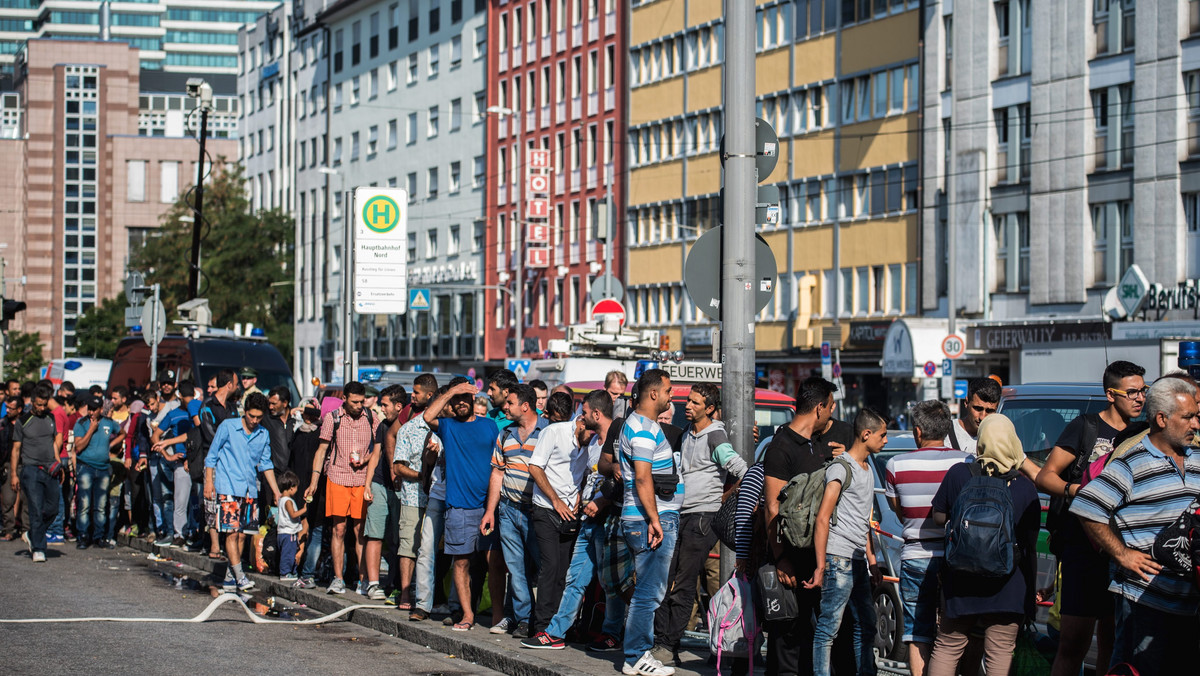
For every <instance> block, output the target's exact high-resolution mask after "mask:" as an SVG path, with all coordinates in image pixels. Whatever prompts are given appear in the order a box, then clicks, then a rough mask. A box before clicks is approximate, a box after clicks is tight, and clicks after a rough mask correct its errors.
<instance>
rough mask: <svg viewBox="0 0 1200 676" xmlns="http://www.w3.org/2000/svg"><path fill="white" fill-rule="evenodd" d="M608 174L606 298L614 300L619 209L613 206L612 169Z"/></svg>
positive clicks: (605, 259) (605, 251) (605, 245)
mask: <svg viewBox="0 0 1200 676" xmlns="http://www.w3.org/2000/svg"><path fill="white" fill-rule="evenodd" d="M606 173H607V175H608V185H607V186H606V190H605V195H604V202H605V204H606V205H607V207H608V208H607V209H605V210H604V215H605V217H606V220H607V221H608V222H607V223H605V232H607V233H608V236H607V237H605V238H604V297H605V298H612V279H613V273H612V250H613V244H612V243H613V226H614V221H615V220H616V219H615V216H614V214H615V213H616V210H617V208H616V205H615V204H613V194H612V184H613V175H612V169H611V168H610V169H609V170H608V171H607V172H606Z"/></svg>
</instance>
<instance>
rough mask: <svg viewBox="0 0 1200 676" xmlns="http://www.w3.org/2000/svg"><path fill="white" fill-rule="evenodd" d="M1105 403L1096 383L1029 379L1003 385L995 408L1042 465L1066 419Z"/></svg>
mask: <svg viewBox="0 0 1200 676" xmlns="http://www.w3.org/2000/svg"><path fill="white" fill-rule="evenodd" d="M1107 407H1108V398H1107V396H1106V395H1105V394H1104V388H1103V387H1101V386H1100V384H1099V383H1096V384H1091V383H1031V384H1028V385H1010V386H1009V387H1005V388H1004V389H1003V391H1002V393H1001V396H1000V406H999V409H998V411H999V412H1000V413H1003V414H1004V415H1006V416H1008V418H1009V420H1012V423H1013V427H1016V428H1017V437H1018V438H1020V440H1021V446H1023V447H1024V448H1025V455H1027V456H1029V457H1030V458H1032V459H1033V461H1034V462H1036V463H1038V464H1039V465H1042V464H1045V462H1046V457H1047V456H1048V455H1050V450H1051V449H1053V448H1054V442H1056V441H1058V436H1059V435H1060V434H1062V431H1063V429H1065V428H1066V426H1067V423H1069V422H1071V421H1072V420H1074V419H1075V418H1077V417H1079V416H1080V415H1082V414H1084V413H1099V412H1100V411H1103V410H1104V409H1105V408H1107Z"/></svg>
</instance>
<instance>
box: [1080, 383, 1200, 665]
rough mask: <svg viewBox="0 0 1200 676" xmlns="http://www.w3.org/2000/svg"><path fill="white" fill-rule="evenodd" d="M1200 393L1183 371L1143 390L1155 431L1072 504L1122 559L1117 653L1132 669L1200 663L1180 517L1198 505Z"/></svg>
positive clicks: (1198, 599)
mask: <svg viewBox="0 0 1200 676" xmlns="http://www.w3.org/2000/svg"><path fill="white" fill-rule="evenodd" d="M1196 394H1197V392H1196V386H1195V385H1194V384H1192V383H1189V382H1187V381H1185V380H1182V379H1179V378H1160V379H1159V380H1158V381H1157V382H1155V383H1154V386H1153V387H1151V388H1150V392H1149V394H1148V395H1147V396H1146V419H1147V420H1149V422H1150V434H1148V435H1147V436H1146V438H1145V439H1143V440H1142V442H1141V443H1140V444H1138V445H1137V446H1135V447H1134V448H1133V449H1132V450H1130V451H1129V452H1128V453H1126V454H1124V455H1122V456H1121V457H1119V458H1115V459H1113V460H1112V462H1110V463H1108V465H1107V466H1106V467H1105V468H1104V471H1102V472H1101V473H1100V475H1099V476H1097V477H1096V478H1095V479H1094V480H1092V481H1091V482H1089V483H1088V484H1087V485H1086V486H1084V488H1083V490H1081V491H1080V492H1079V494H1078V498H1077V499H1076V500H1075V501H1074V502H1073V503H1072V505H1071V515H1073V516H1077V517H1079V519H1080V521H1081V522H1082V525H1083V530H1084V532H1085V533H1086V534H1087V536H1088V537H1089V538H1090V540H1091V541H1092V542H1095V543H1096V545H1097V546H1099V547H1100V548H1101V549H1103V550H1104V552H1105V553H1106V554H1107V555H1108V556H1109V557H1111V558H1112V561H1113V562H1114V563H1115V564H1116V565H1115V566H1113V567H1112V569H1111V570H1112V571H1113V574H1112V581H1111V584H1109V585H1108V591H1110V592H1112V593H1113V595H1112V596H1110V599H1113V600H1114V601H1115V609H1114V617H1115V620H1116V622H1115V626H1116V635H1115V641H1114V643H1113V650H1112V659H1111V662H1112V664H1113V665H1116V664H1123V663H1127V664H1129V665H1130V666H1132V667H1133V668H1134V669H1136V670H1137V671H1136V672H1135V673H1141V674H1187V673H1196V662H1197V658H1198V657H1200V655H1198V654H1197V652H1198V651H1197V641H1196V636H1197V633H1200V626H1198V624H1197V620H1196V612H1197V609H1198V608H1200V591H1198V590H1197V588H1196V563H1197V561H1196V558H1195V552H1196V545H1195V538H1196V535H1195V534H1194V533H1195V531H1194V529H1193V528H1191V524H1185V528H1184V529H1177V528H1175V527H1174V526H1175V524H1176V522H1177V520H1179V519H1180V517H1181V516H1182V515H1184V514H1185V513H1188V512H1194V510H1195V505H1194V500H1196V498H1197V496H1198V495H1200V453H1197V452H1196V451H1195V448H1194V447H1193V444H1194V443H1195V435H1196V433H1197V432H1200V408H1198V407H1197V403H1196ZM1194 518H1195V517H1194V516H1193V517H1192V519H1193V523H1194ZM1181 530H1182V532H1180V531H1181ZM1189 530H1190V531H1191V533H1189ZM1189 540H1190V542H1189ZM1087 546H1090V545H1087ZM1181 549H1182V550H1185V552H1186V553H1185V552H1181V551H1180V550H1181ZM1187 550H1190V551H1187ZM1181 554H1182V556H1181ZM1064 583H1065V578H1064ZM1064 619H1065V618H1064ZM1098 664H1099V665H1100V666H1101V667H1102V668H1103V667H1104V666H1105V663H1104V662H1099V663H1098Z"/></svg>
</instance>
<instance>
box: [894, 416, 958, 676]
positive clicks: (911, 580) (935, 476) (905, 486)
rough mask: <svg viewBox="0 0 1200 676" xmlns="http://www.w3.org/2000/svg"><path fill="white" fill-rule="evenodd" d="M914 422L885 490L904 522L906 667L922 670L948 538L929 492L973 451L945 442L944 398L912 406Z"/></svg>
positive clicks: (933, 630) (917, 675) (918, 673)
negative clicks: (909, 447) (908, 446)
mask: <svg viewBox="0 0 1200 676" xmlns="http://www.w3.org/2000/svg"><path fill="white" fill-rule="evenodd" d="M912 424H913V436H914V437H916V440H917V450H915V451H912V452H910V453H902V454H900V455H897V456H895V457H894V458H892V459H891V460H888V463H887V477H886V479H885V484H886V487H885V494H886V495H887V499H888V504H889V505H891V506H892V510H894V511H895V512H896V515H897V516H899V517H900V521H901V523H903V524H904V548H903V549H901V550H900V598H901V601H902V602H903V605H904V641H905V642H906V643H908V664H909V669H910V670H911V671H912V673H913V676H924V674H925V664H926V662H928V661H929V654H930V653H931V652H932V650H933V641H934V639H935V638H937V609H938V603H939V596H940V590H939V588H938V571H939V570H940V569H941V565H942V554H943V551H942V550H943V545H944V543H945V539H946V529H945V528H944V527H943V526H939V525H937V524H936V523H934V521H933V496H934V495H936V494H937V490H938V486H940V485H941V484H942V477H944V476H945V475H946V472H947V470H949V469H950V468H951V467H953V466H954V465H955V464H957V463H960V462H964V461H967V460H970V459H971V458H973V457H974V456H972V455H971V454H970V453H966V452H964V451H956V450H954V449H953V448H947V447H946V445H945V439H946V435H948V434H950V432H951V424H952V423H951V420H950V409H949V408H947V407H946V404H944V403H942V402H940V401H936V400H933V401H922V402H920V403H919V404H917V405H916V406H913V408H912Z"/></svg>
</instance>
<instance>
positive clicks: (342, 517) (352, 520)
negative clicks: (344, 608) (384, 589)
mask: <svg viewBox="0 0 1200 676" xmlns="http://www.w3.org/2000/svg"><path fill="white" fill-rule="evenodd" d="M342 396H343V397H344V400H343V402H342V406H341V408H338V409H336V410H333V411H330V412H329V413H328V414H327V415H326V416H325V419H324V420H322V421H321V432H320V437H321V445H320V446H318V447H317V453H316V455H315V456H314V457H313V478H312V483H311V484H310V485H309V487H308V490H306V491H305V492H304V497H305V499H308V498H311V497H312V494H313V493H314V492H316V488H317V484H318V479H320V477H321V469H320V468H324V470H325V474H326V478H327V479H328V481H327V482H326V485H325V515H326V516H327V517H329V525H330V526H332V532H333V538H332V539H331V540H330V541H329V553H330V554H331V555H332V556H333V582H331V583H330V584H329V589H328V590H327V591H328V593H330V594H344V593H346V583H345V581H344V580H343V579H342V573H343V570H342V569H343V568H344V567H345V559H344V554H345V552H346V526H347V523H348V524H349V526H350V528H351V530H353V532H354V541H355V545H356V549H357V552H356V556H355V558H354V560H355V561H361V560H362V554H363V552H362V549H363V534H362V528H363V521H362V519H363V511H364V510H363V490H364V489H365V487H366V484H367V478H368V477H367V463H368V462H369V461H370V459H371V453H372V451H375V450H377V449H375V448H374V446H375V444H374V440H375V434H376V432H377V431H378V429H379V420H377V419H376V418H375V416H374V415H372V414H371V412H370V411H368V410H365V409H364V407H363V402H364V400H365V399H366V396H367V389H366V388H365V387H363V384H362V383H360V382H358V381H351V382H349V383H346V387H345V388H343V389H342ZM331 446H332V448H333V450H332V451H331V452H330V447H331ZM327 452H328V454H327ZM358 592H359V593H360V594H363V595H365V594H366V588H365V585H363V584H362V581H360V584H359V589H358Z"/></svg>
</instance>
